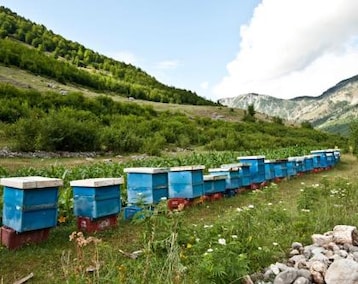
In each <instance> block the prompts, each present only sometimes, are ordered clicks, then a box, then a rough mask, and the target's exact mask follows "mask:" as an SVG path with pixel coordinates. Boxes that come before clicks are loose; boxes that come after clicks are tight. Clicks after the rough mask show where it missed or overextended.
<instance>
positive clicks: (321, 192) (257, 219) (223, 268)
mask: <svg viewBox="0 0 358 284" xmlns="http://www.w3.org/2000/svg"><path fill="white" fill-rule="evenodd" d="M357 173H358V162H357V160H356V158H355V157H352V156H350V155H344V156H343V158H342V161H341V163H340V164H339V165H337V166H336V167H335V168H334V169H332V170H330V171H325V172H321V173H318V174H307V175H304V176H302V177H297V178H293V179H290V180H286V181H282V182H281V183H279V184H278V185H277V186H271V187H269V188H268V189H264V190H262V191H255V192H251V191H250V192H245V193H242V194H240V195H236V196H234V197H232V198H225V199H222V200H219V201H215V202H210V203H204V204H203V205H199V206H196V207H192V208H188V209H186V210H184V211H182V212H177V213H175V214H169V215H167V214H163V213H162V214H159V215H155V216H154V217H153V218H149V219H147V220H145V221H142V220H137V222H136V223H132V222H128V221H123V220H122V219H121V218H120V219H119V226H118V228H115V229H113V230H109V231H106V232H101V233H95V234H94V236H95V237H96V238H98V239H101V240H102V242H101V243H100V244H97V245H93V244H89V245H88V246H86V247H82V248H78V247H77V246H76V244H75V243H74V242H70V241H69V235H70V234H71V233H72V232H73V231H75V230H76V224H75V222H71V223H67V224H65V225H60V226H58V227H56V228H54V229H52V230H51V233H50V238H49V240H48V241H46V242H43V243H41V244H39V245H36V246H33V245H32V246H31V245H30V246H25V247H23V248H22V249H20V250H17V251H9V250H7V249H6V248H4V247H2V248H0V279H1V280H2V281H3V283H12V282H14V281H15V280H18V279H20V278H22V277H24V276H26V275H28V274H29V273H31V272H33V273H34V278H33V280H32V281H33V283H64V282H66V281H67V283H148V282H151V283H210V282H213V283H229V282H230V281H231V283H240V279H241V277H242V275H244V274H245V273H253V272H255V271H257V270H260V269H262V268H263V267H265V266H267V265H269V264H270V263H272V262H275V261H276V260H281V259H282V258H285V255H286V253H287V251H288V249H289V247H290V245H291V242H293V241H300V242H303V243H304V244H309V242H310V235H311V234H313V233H323V232H325V231H328V230H331V229H332V227H333V226H334V225H336V224H338V223H337V222H343V223H347V224H348V222H349V224H356V223H357V221H358V217H357V214H356V212H355V204H356V202H357V201H358V194H357V193H356V192H355V190H354V186H350V185H347V180H346V179H349V182H350V183H351V184H353V185H356V184H357V180H356V178H355V177H356V176H357ZM317 184H318V185H319V186H318V187H317V188H316V187H315V186H316V185H317ZM336 188H337V189H343V190H344V192H345V193H344V195H347V196H349V197H347V196H338V195H337V197H335V199H333V200H332V198H331V197H330V196H329V192H331V191H332V189H336ZM342 192H343V191H342ZM342 192H341V193H342ZM341 195H343V194H341ZM317 198H318V201H315V202H313V203H312V202H311V200H317ZM342 202H343V203H342ZM336 203H337V204H340V205H343V207H342V206H341V207H339V208H335V207H334V206H333V205H334V204H336ZM298 204H300V206H302V208H306V207H308V208H309V209H307V210H310V212H306V211H301V210H300V209H298V207H297V205H298ZM305 206H306V207H305ZM309 206H311V207H309ZM162 210H164V211H165V209H163V208H162ZM337 210H338V211H337ZM337 212H338V213H339V214H337ZM88 236H89V234H87V235H86V236H85V237H88ZM219 239H224V240H225V242H226V245H220V244H219V243H218V240H219ZM120 250H122V251H124V252H133V251H138V250H142V251H143V252H144V253H143V255H141V256H140V257H138V259H135V260H133V259H130V258H128V257H126V256H124V255H123V254H122V253H120ZM65 256H69V258H68V261H67V262H66V261H64V259H65ZM94 259H97V261H98V262H99V263H100V270H99V274H96V273H85V272H83V271H84V268H85V267H88V266H89V265H91V263H93V260H94ZM163 268H165V269H163ZM168 271H169V272H170V273H169V272H168ZM66 273H67V274H66ZM144 279H145V280H144ZM1 280H0V282H1ZM30 283H32V282H30Z"/></svg>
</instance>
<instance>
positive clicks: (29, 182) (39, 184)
mask: <svg viewBox="0 0 358 284" xmlns="http://www.w3.org/2000/svg"><path fill="white" fill-rule="evenodd" d="M0 184H1V185H3V186H8V187H14V188H20V189H35V188H46V187H58V186H62V185H63V180H62V179H59V178H48V177H40V176H29V177H11V178H2V179H1V180H0Z"/></svg>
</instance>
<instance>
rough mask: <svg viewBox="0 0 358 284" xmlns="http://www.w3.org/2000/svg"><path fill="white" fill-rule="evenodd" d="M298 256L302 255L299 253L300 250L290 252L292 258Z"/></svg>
mask: <svg viewBox="0 0 358 284" xmlns="http://www.w3.org/2000/svg"><path fill="white" fill-rule="evenodd" d="M298 254H300V252H299V250H298V249H293V250H291V251H290V255H291V256H292V255H298Z"/></svg>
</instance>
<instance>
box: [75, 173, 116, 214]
mask: <svg viewBox="0 0 358 284" xmlns="http://www.w3.org/2000/svg"><path fill="white" fill-rule="evenodd" d="M121 184H123V179H122V178H93V179H83V180H75V181H71V182H70V185H71V187H72V189H73V199H74V208H73V209H74V214H75V216H78V217H88V218H91V219H95V218H100V217H105V216H109V215H114V214H118V213H119V212H120V210H121V197H120V185H121Z"/></svg>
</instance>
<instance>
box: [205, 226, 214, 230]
mask: <svg viewBox="0 0 358 284" xmlns="http://www.w3.org/2000/svg"><path fill="white" fill-rule="evenodd" d="M212 227H213V225H204V228H205V229H206V228H212Z"/></svg>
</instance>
